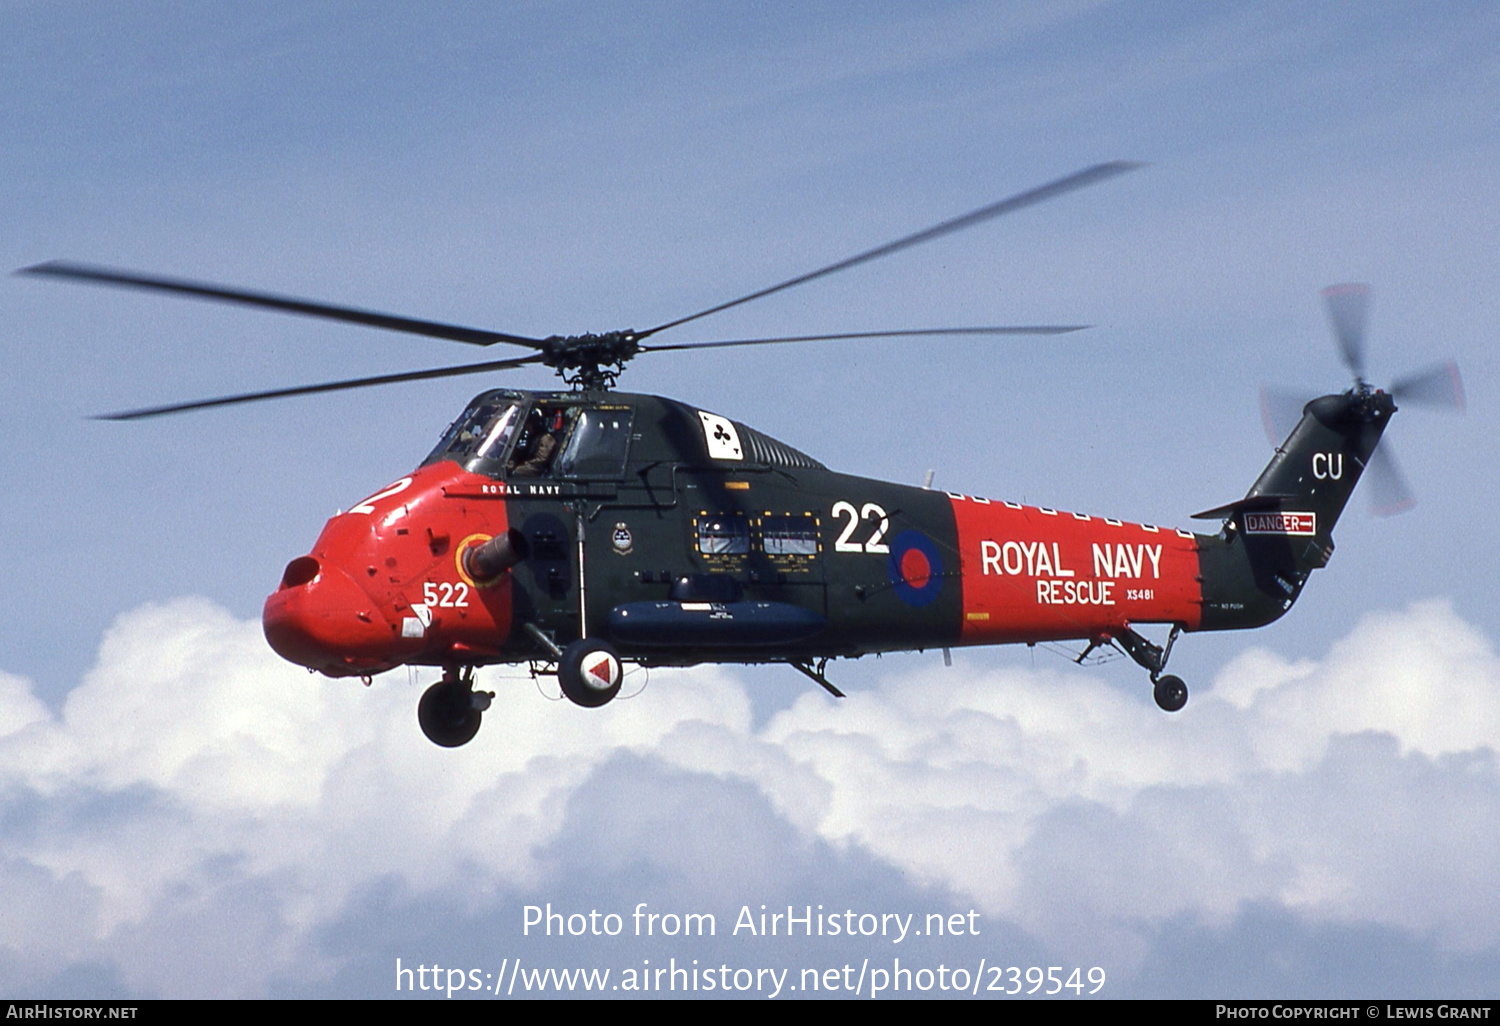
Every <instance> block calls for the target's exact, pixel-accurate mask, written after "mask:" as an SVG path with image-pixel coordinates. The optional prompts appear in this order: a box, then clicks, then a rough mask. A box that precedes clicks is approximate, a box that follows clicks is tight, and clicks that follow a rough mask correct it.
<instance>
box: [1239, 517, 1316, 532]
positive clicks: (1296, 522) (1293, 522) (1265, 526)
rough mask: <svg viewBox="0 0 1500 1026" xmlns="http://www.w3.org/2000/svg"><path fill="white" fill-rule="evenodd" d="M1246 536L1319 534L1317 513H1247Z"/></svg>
mask: <svg viewBox="0 0 1500 1026" xmlns="http://www.w3.org/2000/svg"><path fill="white" fill-rule="evenodd" d="M1245 533H1246V534H1317V533H1318V516H1317V514H1316V513H1246V514H1245Z"/></svg>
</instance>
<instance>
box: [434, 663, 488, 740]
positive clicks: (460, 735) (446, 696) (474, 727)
mask: <svg viewBox="0 0 1500 1026" xmlns="http://www.w3.org/2000/svg"><path fill="white" fill-rule="evenodd" d="M494 697H495V694H494V692H492V691H475V690H474V668H473V667H472V666H469V667H465V668H464V669H463V670H458V669H451V668H450V669H448V670H445V671H444V672H443V679H442V680H440V681H438V682H437V683H436V684H434V685H433V686H432V687H430V688H428V689H427V690H426V691H424V692H422V698H421V701H419V702H418V703H417V723H418V724H419V725H420V726H421V728H422V733H424V734H426V735H427V740H429V741H431V742H432V743H433V744H435V745H441V746H442V747H444V748H457V747H458V746H459V745H465V744H468V743H469V742H470V741H472V740H474V735H475V734H477V733H479V725H480V722H481V721H482V720H483V719H484V711H485V710H486V709H488V708H489V707H490V701H491V699H493V698H494Z"/></svg>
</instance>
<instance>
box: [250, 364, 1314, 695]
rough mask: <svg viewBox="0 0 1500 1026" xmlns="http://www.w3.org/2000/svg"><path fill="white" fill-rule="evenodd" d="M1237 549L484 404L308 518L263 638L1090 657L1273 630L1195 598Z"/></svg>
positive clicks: (338, 652) (437, 651) (641, 419)
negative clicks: (491, 571) (487, 555)
mask: <svg viewBox="0 0 1500 1026" xmlns="http://www.w3.org/2000/svg"><path fill="white" fill-rule="evenodd" d="M544 436H545V437H544ZM503 537H509V538H512V539H514V540H515V547H516V549H517V551H518V553H519V554H520V555H518V557H517V560H516V562H515V565H514V566H513V567H508V568H507V569H506V570H505V571H504V572H503V573H500V574H498V575H496V576H494V577H493V578H491V579H485V578H483V577H482V576H478V575H476V573H475V570H474V564H473V562H472V559H470V558H466V553H467V552H469V550H472V549H474V548H476V547H480V546H484V545H485V544H486V543H488V542H490V541H491V539H496V538H503ZM1237 541H1238V539H1237V537H1236V535H1235V533H1234V531H1233V530H1232V529H1229V530H1226V531H1223V532H1220V533H1219V534H1217V535H1200V534H1194V533H1192V532H1188V531H1183V530H1178V529H1173V528H1160V527H1155V526H1152V525H1146V524H1135V523H1128V522H1125V521H1122V520H1116V519H1112V518H1106V517H1099V516H1093V515H1086V514H1080V513H1072V512H1066V511H1060V510H1053V509H1047V508H1043V507H1037V506H1026V505H1022V504H1020V503H1014V502H1006V501H1000V500H990V499H985V498H979V497H975V496H968V495H959V494H953V493H947V492H942V491H932V490H928V489H924V488H918V487H913V486H905V485H899V484H892V483H888V482H883V481H877V480H872V479H868V478H861V477H855V476H851V475H847V474H840V473H837V472H835V471H831V470H829V469H827V468H826V467H824V466H823V465H822V464H821V463H819V462H818V461H816V460H814V459H812V458H811V457H809V456H806V455H805V454H803V453H801V452H799V451H797V450H795V449H793V448H791V447H790V446H786V445H784V444H782V443H780V442H777V441H775V440H774V439H771V438H768V437H767V436H765V435H763V434H761V433H759V432H757V431H755V430H753V429H752V428H749V427H747V426H746V425H743V424H738V423H735V422H732V421H729V420H727V419H725V418H722V417H718V416H716V415H713V414H710V413H707V412H704V411H700V410H698V409H696V408H694V407H691V406H688V405H685V404H682V403H679V402H676V401H674V400H670V399H663V398H659V397H655V396H645V395H633V394H624V393H594V394H590V393H526V392H511V391H497V392H488V393H484V394H483V395H481V396H479V397H478V398H476V399H475V400H474V402H473V403H471V404H470V406H469V408H468V409H467V410H466V411H465V412H464V414H463V415H462V416H461V417H460V418H459V419H458V420H457V421H455V422H454V424H453V425H452V426H451V427H450V428H449V430H448V432H447V433H446V435H445V436H444V439H443V440H442V441H441V442H440V443H439V445H438V447H437V448H436V449H435V450H434V451H433V453H432V454H431V455H430V456H429V457H428V459H427V460H426V461H425V462H424V463H423V464H422V466H420V467H419V468H417V469H416V470H414V471H413V472H412V473H410V474H408V475H406V476H404V477H401V478H399V479H398V480H396V481H393V482H391V483H389V484H388V485H386V486H385V487H382V488H380V489H378V490H377V491H376V492H375V493H374V494H372V495H370V496H369V497H368V498H366V499H364V500H362V501H361V502H358V503H356V504H355V505H354V506H352V507H351V508H350V509H348V510H346V511H344V512H341V513H339V514H338V515H336V516H334V517H333V518H332V519H331V520H329V522H328V524H327V525H326V527H325V528H324V530H323V533H322V535H321V536H320V537H319V538H318V541H317V543H316V544H315V545H314V546H313V548H312V550H311V552H310V553H309V554H308V555H306V556H303V557H300V558H298V559H295V560H293V561H292V562H291V563H290V564H289V565H288V566H287V569H286V572H285V574H284V576H283V579H282V581H281V584H280V586H279V587H278V589H277V590H276V591H275V592H274V593H273V594H272V595H271V596H270V597H269V598H268V599H267V601H266V606H265V614H264V624H265V630H266V636H267V638H268V640H269V641H270V643H271V645H272V646H273V647H274V648H275V649H276V651H278V652H279V653H281V654H282V655H283V656H284V657H286V658H287V659H290V660H292V661H293V662H296V663H299V664H301V665H304V666H308V667H310V668H312V669H315V670H318V671H320V672H322V673H325V674H328V675H330V676H369V675H372V674H375V673H378V672H381V671H383V670H387V669H390V668H393V667H395V666H399V665H402V664H417V665H438V666H455V665H471V666H472V665H484V664H489V663H499V662H520V661H527V660H535V659H546V658H548V657H549V653H551V652H553V651H554V650H553V647H552V646H557V647H565V646H566V645H567V644H568V643H569V642H571V641H574V640H576V639H578V638H580V637H585V636H587V637H599V638H605V639H607V640H609V642H610V643H611V644H613V645H614V646H615V648H616V649H617V650H618V651H619V653H620V655H621V656H622V657H623V658H625V659H628V660H630V661H634V662H640V663H644V664H648V665H687V664H692V663H698V662H705V661H718V662H777V661H799V662H800V661H806V660H811V659H817V658H822V657H841V656H858V655H863V654H867V653H874V652H885V651H898V650H909V649H925V648H937V647H951V646H963V645H987V644H1002V643H1015V642H1040V641H1052V640H1067V639H1082V640H1087V641H1098V642H1102V641H1105V640H1107V639H1110V638H1112V637H1116V636H1118V635H1119V634H1120V633H1121V632H1123V631H1125V630H1127V629H1128V628H1129V627H1130V626H1131V625H1132V624H1145V623H1162V624H1171V625H1175V626H1178V627H1181V628H1183V629H1186V630H1197V629H1203V628H1218V627H1235V626H1252V625H1255V624H1256V623H1263V622H1266V621H1267V620H1269V619H1274V617H1275V616H1277V615H1280V613H1281V612H1282V611H1284V609H1285V608H1286V607H1287V606H1289V605H1290V601H1280V600H1281V599H1282V598H1283V596H1280V595H1273V596H1269V597H1268V596H1266V595H1262V594H1260V593H1259V592H1256V591H1255V590H1254V588H1251V592H1249V593H1247V592H1246V590H1245V587H1242V586H1241V585H1240V584H1238V583H1237V584H1235V585H1234V586H1233V587H1228V586H1226V585H1225V584H1224V583H1223V582H1222V581H1221V582H1220V583H1219V584H1218V585H1217V586H1213V587H1209V588H1207V589H1206V588H1205V585H1204V566H1205V564H1206V563H1209V564H1215V565H1223V566H1225V567H1231V568H1232V566H1233V565H1235V561H1236V559H1237V558H1239V557H1237V556H1236V552H1235V549H1236V544H1237ZM1240 547H1241V548H1243V546H1242V545H1241V546H1240ZM470 555H472V553H470ZM1241 562H1243V560H1241ZM1240 576H1241V577H1243V576H1244V574H1243V573H1242V574H1241V575H1240ZM1300 585H1301V580H1300V579H1299V580H1297V581H1296V587H1297V588H1300ZM1215 587H1217V589H1218V590H1217V592H1216V591H1215ZM1205 595H1208V598H1207V599H1205ZM1292 597H1293V598H1294V597H1295V594H1294V593H1293V595H1292Z"/></svg>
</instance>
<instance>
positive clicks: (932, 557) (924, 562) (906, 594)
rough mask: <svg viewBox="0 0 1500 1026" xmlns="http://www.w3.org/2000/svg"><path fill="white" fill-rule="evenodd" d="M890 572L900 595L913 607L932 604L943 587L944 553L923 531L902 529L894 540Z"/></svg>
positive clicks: (888, 569) (891, 579)
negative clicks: (939, 550)
mask: <svg viewBox="0 0 1500 1026" xmlns="http://www.w3.org/2000/svg"><path fill="white" fill-rule="evenodd" d="M887 572H888V574H889V577H890V581H891V585H892V586H893V587H894V588H895V591H896V596H897V597H898V598H900V599H901V601H902V602H905V603H906V604H907V605H909V606H917V607H921V606H925V605H928V604H929V603H931V602H932V601H933V600H934V599H936V598H937V597H938V593H939V592H940V591H942V589H943V559H942V556H941V555H939V554H938V548H937V545H936V544H934V543H933V540H932V539H931V538H929V537H927V535H925V534H923V533H922V532H921V531H902V532H901V533H900V534H898V535H896V537H895V538H893V539H891V554H890V559H889V561H888V563H887Z"/></svg>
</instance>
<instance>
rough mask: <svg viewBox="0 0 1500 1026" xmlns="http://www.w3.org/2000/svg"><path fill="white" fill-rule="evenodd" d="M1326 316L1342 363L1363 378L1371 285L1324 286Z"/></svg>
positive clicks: (1356, 375)
mask: <svg viewBox="0 0 1500 1026" xmlns="http://www.w3.org/2000/svg"><path fill="white" fill-rule="evenodd" d="M1323 301H1324V302H1325V303H1327V304H1328V319H1329V320H1330V321H1331V322H1332V323H1333V333H1334V335H1335V336H1336V337H1337V338H1338V340H1339V349H1340V351H1342V352H1343V354H1344V365H1345V366H1347V367H1348V368H1349V369H1350V370H1351V371H1353V372H1354V376H1355V377H1356V378H1358V379H1359V380H1361V381H1363V380H1364V377H1365V320H1366V318H1367V317H1368V315H1369V312H1370V286H1368V285H1358V284H1350V285H1330V286H1328V287H1327V288H1326V289H1324V290H1323Z"/></svg>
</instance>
